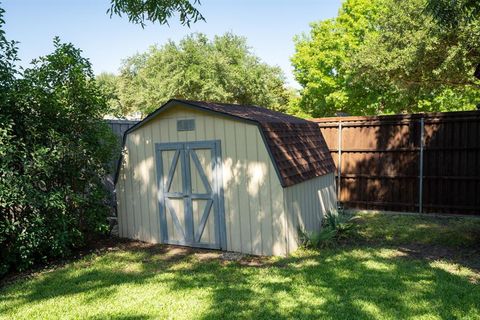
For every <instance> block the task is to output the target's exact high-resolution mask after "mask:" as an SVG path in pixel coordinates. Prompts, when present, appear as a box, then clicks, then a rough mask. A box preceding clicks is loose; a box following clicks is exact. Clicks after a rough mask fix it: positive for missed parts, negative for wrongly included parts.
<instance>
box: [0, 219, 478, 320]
mask: <svg viewBox="0 0 480 320" xmlns="http://www.w3.org/2000/svg"><path fill="white" fill-rule="evenodd" d="M409 218H412V219H410V220H409ZM397 219H399V220H401V226H398V228H397V227H396V226H395V225H394V224H397V223H399V221H398V220H397ZM425 219H426V218H418V217H408V216H393V218H392V216H382V215H374V214H373V215H372V214H367V215H361V216H360V218H359V222H358V224H357V226H356V228H355V231H354V233H355V234H354V235H353V236H352V237H353V238H354V239H356V241H357V242H358V243H357V244H355V243H350V244H348V243H347V244H343V245H342V246H339V247H336V248H330V249H322V250H320V251H313V250H300V251H298V252H297V253H296V254H295V255H293V256H291V257H288V258H254V257H246V258H243V259H242V260H240V261H227V260H224V259H222V258H221V253H217V252H212V251H201V250H196V251H195V250H187V249H182V248H172V247H165V246H152V245H144V244H140V243H127V244H119V245H118V246H116V247H114V248H112V249H110V250H106V251H105V252H103V253H98V254H91V255H88V256H87V257H85V258H83V259H81V260H78V261H76V262H73V263H70V264H68V265H66V266H64V267H60V268H57V269H54V270H52V271H49V272H41V273H39V274H37V275H35V276H33V277H31V278H29V279H23V280H18V281H16V282H14V283H13V284H10V285H8V286H6V287H4V288H3V289H0V319H38V318H40V319H56V318H61V319H69V318H70V319H79V318H82V319H85V318H86V319H88V318H92V319H104V318H113V319H158V318H160V319H163V318H174V319H223V318H245V319H251V318H256V319H287V318H288V319H291V318H303V319H318V318H322V319H347V318H348V319H352V318H355V319H400V318H402V319H405V318H415V319H459V318H461V319H480V271H479V269H477V268H475V267H471V266H470V267H467V266H466V265H467V264H464V263H463V262H459V261H461V259H459V260H456V258H457V256H458V254H460V255H461V252H463V249H462V248H463V247H471V248H472V247H475V244H476V245H477V248H478V243H475V241H477V240H476V239H475V236H472V237H467V240H461V241H460V242H457V240H458V239H457V240H455V241H450V240H448V241H447V240H441V239H443V237H440V238H438V237H436V236H434V237H432V239H435V240H432V241H430V240H428V237H425V236H424V235H423V233H422V232H418V233H417V232H416V231H415V232H414V231H411V230H417V229H419V230H431V232H433V230H437V231H438V230H441V232H442V234H443V232H445V233H444V234H445V235H449V234H450V233H448V232H447V231H448V230H451V229H454V230H457V227H459V225H464V226H465V227H467V228H470V227H471V225H470V223H465V222H464V221H461V220H459V221H456V220H452V221H451V222H450V223H447V222H446V221H445V220H440V222H439V220H438V219H430V220H429V219H426V220H425ZM464 223H465V224H464ZM473 223H474V224H475V225H477V226H478V229H476V231H477V232H480V225H478V224H477V223H478V220H475V219H474V220H473ZM372 224H373V225H378V226H383V229H382V231H380V230H376V228H374V229H375V230H373V229H372V227H371V226H372ZM437 224H438V225H437ZM409 225H410V227H411V228H410V227H409ZM416 227H418V228H416ZM412 228H413V229H412ZM458 230H459V231H462V230H461V229H458ZM472 230H473V229H472ZM404 232H411V234H412V235H411V236H409V237H404V236H403V233H404ZM425 232H427V231H425ZM428 232H430V231H428ZM455 235H456V233H454V236H455ZM455 237H456V236H455ZM460 237H462V239H463V236H460ZM463 241H466V242H463ZM360 243H361V244H360ZM419 243H420V244H421V245H422V246H423V247H413V249H411V248H409V247H408V245H416V244H419ZM459 243H461V244H462V245H461V246H459ZM405 245H406V246H407V247H405ZM440 245H441V246H442V248H445V250H446V251H445V252H443V253H445V258H443V257H437V258H432V257H431V256H429V255H425V257H423V256H422V255H414V254H412V252H413V250H421V249H422V248H428V246H435V247H438V246H440ZM425 246H427V247H425ZM419 248H420V249H419ZM468 252H470V251H468ZM450 253H456V254H457V255H455V254H450ZM477 253H478V251H477ZM469 257H471V256H470V255H467V256H466V258H465V257H463V258H465V259H466V261H467V262H468V261H469Z"/></svg>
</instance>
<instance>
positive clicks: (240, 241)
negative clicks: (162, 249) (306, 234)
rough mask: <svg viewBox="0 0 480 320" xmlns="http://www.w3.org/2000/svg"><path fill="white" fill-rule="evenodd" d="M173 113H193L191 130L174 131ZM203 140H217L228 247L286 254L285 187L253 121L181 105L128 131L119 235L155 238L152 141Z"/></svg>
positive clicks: (120, 186) (156, 214) (119, 194)
mask: <svg viewBox="0 0 480 320" xmlns="http://www.w3.org/2000/svg"><path fill="white" fill-rule="evenodd" d="M178 119H195V124H196V128H195V130H194V131H177V128H176V124H177V120H178ZM203 140H220V141H221V153H222V165H223V169H222V170H223V172H222V176H223V188H224V203H225V221H226V233H227V250H229V251H237V252H243V253H251V254H258V255H272V254H273V255H285V254H287V244H286V243H287V241H286V237H287V232H286V230H287V219H286V215H285V210H284V192H283V189H282V187H281V185H280V181H279V179H278V176H277V174H276V172H275V168H274V166H273V164H272V162H271V160H270V157H269V154H268V151H267V149H266V147H265V144H264V142H263V139H262V136H261V134H260V131H259V129H258V127H257V126H256V125H255V124H251V123H248V122H245V121H237V120H235V119H231V118H228V117H224V116H221V115H216V114H212V113H207V112H203V111H197V110H193V109H189V108H185V107H180V106H178V107H174V108H171V109H169V110H167V111H165V112H163V113H161V114H159V115H158V117H157V118H156V119H153V120H151V121H150V122H148V123H146V124H145V125H144V126H142V127H140V128H138V129H137V130H135V131H133V132H131V133H130V134H128V135H127V139H126V144H125V155H124V160H123V165H122V169H121V171H120V173H119V179H118V182H117V205H118V221H119V233H120V236H121V237H126V238H131V239H138V240H142V241H147V242H154V243H156V242H160V239H161V237H160V222H159V210H158V201H157V186H156V177H157V172H156V166H155V161H156V160H155V156H154V154H155V152H154V146H155V143H162V142H182V141H186V142H189V141H203ZM289 189H290V188H289Z"/></svg>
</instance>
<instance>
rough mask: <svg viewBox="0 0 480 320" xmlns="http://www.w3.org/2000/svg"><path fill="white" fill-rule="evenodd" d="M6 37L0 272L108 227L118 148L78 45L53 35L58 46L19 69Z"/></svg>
mask: <svg viewBox="0 0 480 320" xmlns="http://www.w3.org/2000/svg"><path fill="white" fill-rule="evenodd" d="M2 43H3V46H2ZM9 43H10V42H6V40H5V39H3V40H2V38H1V36H0V49H1V50H0V52H2V53H0V66H4V68H1V67H0V74H2V76H1V77H0V87H1V88H3V90H0V97H1V99H0V247H1V248H2V250H1V251H0V276H1V275H2V274H4V273H5V272H8V271H10V270H14V269H16V270H23V269H26V268H28V267H30V266H31V265H33V264H34V263H37V262H41V261H44V260H46V259H50V258H53V257H59V256H65V255H68V254H69V252H70V251H71V249H72V248H75V247H78V246H80V245H82V243H83V241H84V238H85V236H86V235H88V234H91V233H94V232H99V231H104V230H105V229H106V226H107V220H106V216H107V214H108V210H109V208H108V207H107V206H106V205H105V203H104V199H105V197H106V192H105V190H104V186H103V184H102V179H103V177H104V176H105V174H106V173H107V164H108V163H110V161H111V159H112V155H113V150H114V148H115V146H116V140H115V137H114V136H113V134H112V133H111V131H110V130H109V128H108V127H107V126H106V124H105V123H104V121H103V115H104V114H105V113H106V112H108V111H109V108H108V106H107V103H106V99H105V97H104V96H103V94H102V92H101V91H100V89H99V88H98V85H97V84H96V82H95V79H94V76H93V72H92V69H91V65H90V62H89V61H88V60H87V59H85V58H83V57H82V55H81V51H80V50H79V49H77V48H75V47H74V46H73V45H72V44H65V43H61V42H60V40H59V39H58V38H55V39H54V46H55V51H54V52H53V53H52V54H49V55H46V56H44V57H40V58H38V59H36V60H34V61H33V62H32V65H31V67H30V68H27V69H25V70H24V72H23V73H20V72H18V71H17V70H15V69H14V68H13V66H14V64H12V63H11V61H8V57H9V54H10V55H11V54H13V53H14V52H15V50H16V49H13V48H12V47H11V46H9V45H8V44H9ZM12 57H13V58H12V60H15V57H14V56H12Z"/></svg>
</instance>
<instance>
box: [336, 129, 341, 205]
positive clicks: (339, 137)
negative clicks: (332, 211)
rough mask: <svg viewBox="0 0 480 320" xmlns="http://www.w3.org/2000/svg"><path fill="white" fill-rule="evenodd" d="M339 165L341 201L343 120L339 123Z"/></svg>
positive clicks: (338, 183) (338, 189)
mask: <svg viewBox="0 0 480 320" xmlns="http://www.w3.org/2000/svg"><path fill="white" fill-rule="evenodd" d="M337 149H338V166H337V201H340V192H341V189H340V183H341V180H342V122H339V123H338V147H337Z"/></svg>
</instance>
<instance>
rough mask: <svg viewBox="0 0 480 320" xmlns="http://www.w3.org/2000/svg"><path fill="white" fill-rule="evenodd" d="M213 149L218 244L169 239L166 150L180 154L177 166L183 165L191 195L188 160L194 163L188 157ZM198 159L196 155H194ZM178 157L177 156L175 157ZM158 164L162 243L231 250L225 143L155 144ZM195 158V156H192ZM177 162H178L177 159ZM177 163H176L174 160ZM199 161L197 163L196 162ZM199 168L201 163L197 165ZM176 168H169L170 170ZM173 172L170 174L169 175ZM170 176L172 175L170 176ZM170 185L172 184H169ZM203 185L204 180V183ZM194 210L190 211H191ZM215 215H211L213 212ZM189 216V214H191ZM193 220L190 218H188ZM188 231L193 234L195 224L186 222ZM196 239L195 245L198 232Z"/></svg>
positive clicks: (183, 180)
mask: <svg viewBox="0 0 480 320" xmlns="http://www.w3.org/2000/svg"><path fill="white" fill-rule="evenodd" d="M212 146H213V157H212V166H213V168H212V172H213V182H212V186H211V188H212V194H213V199H214V201H213V204H212V210H213V214H214V219H215V220H216V222H217V223H216V229H217V230H215V231H216V232H215V237H216V238H215V240H216V241H215V242H216V243H218V245H216V244H205V243H204V244H201V243H190V242H187V241H178V240H168V237H167V236H168V230H167V219H166V205H167V203H166V200H165V195H166V193H169V192H168V189H167V190H165V186H164V184H163V183H162V178H163V176H164V174H165V173H164V172H163V158H162V154H161V153H162V151H168V150H170V151H173V150H175V151H176V155H177V153H179V154H178V158H177V159H176V163H174V164H175V165H176V166H178V161H180V162H181V166H182V167H181V170H182V172H181V174H182V182H183V186H184V188H185V187H186V188H188V189H187V192H189V194H191V193H192V192H191V181H190V180H191V177H190V172H187V171H190V170H189V169H190V168H189V165H187V161H190V159H189V158H188V157H191V156H189V155H188V153H189V152H190V150H191V149H192V150H195V149H201V148H208V149H211V148H212ZM179 149H184V150H185V152H183V153H182V152H180V150H179ZM182 154H183V157H184V159H183V161H181V160H180V157H181V156H182ZM194 156H196V154H194ZM175 157H176V156H174V158H175ZM155 158H156V159H155V163H156V175H157V203H158V212H159V224H160V234H161V237H160V240H161V243H169V244H177V245H184V246H194V247H199V248H210V249H221V250H226V249H227V237H226V222H225V204H224V203H225V202H224V191H223V167H222V151H221V141H220V140H204V141H185V142H165V143H155ZM192 158H193V157H192ZM174 160H175V159H174ZM173 162H175V161H173ZM194 162H195V160H194ZM195 165H197V164H195ZM170 170H172V168H169V171H170ZM169 173H170V172H169ZM167 177H168V176H167ZM167 182H168V181H167ZM202 182H203V181H202ZM197 196H198V195H193V196H192V198H193V199H194V198H196V197H197ZM187 203H188V204H187V205H190V201H187ZM188 210H190V209H188ZM210 214H211V213H210ZM187 216H188V215H187ZM187 219H188V220H190V218H187ZM184 227H185V232H186V233H187V234H189V232H188V230H187V228H189V227H191V228H194V225H193V221H185V226H184ZM193 237H194V239H191V240H193V241H192V242H195V230H193Z"/></svg>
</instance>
